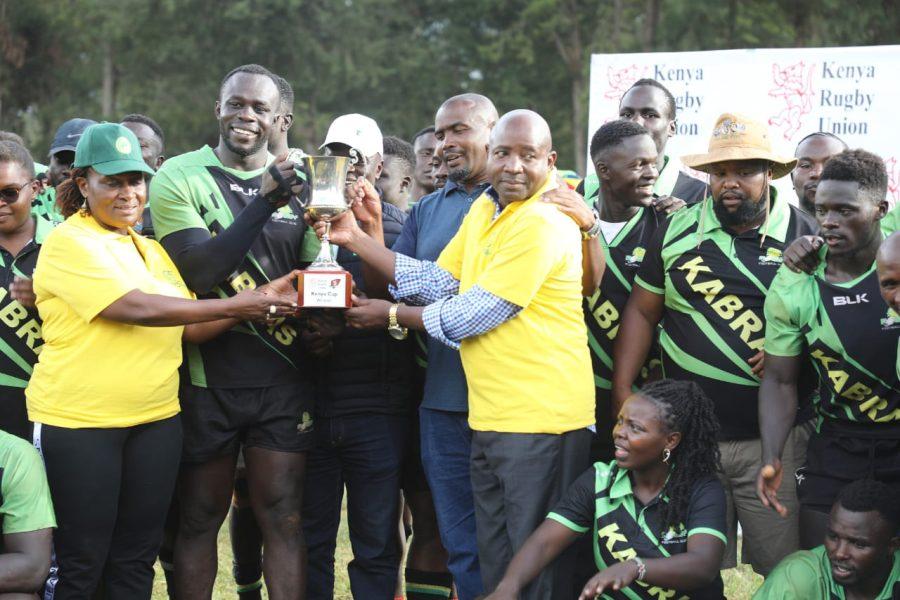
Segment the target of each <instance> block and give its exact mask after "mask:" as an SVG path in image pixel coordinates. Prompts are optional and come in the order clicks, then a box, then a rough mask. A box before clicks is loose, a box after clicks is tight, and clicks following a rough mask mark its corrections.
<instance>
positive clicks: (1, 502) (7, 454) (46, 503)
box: [0, 431, 56, 535]
mask: <svg viewBox="0 0 900 600" xmlns="http://www.w3.org/2000/svg"><path fill="white" fill-rule="evenodd" d="M0 519H2V525H0V533H2V534H3V535H8V534H11V533H26V532H29V531H38V530H40V529H47V528H49V527H56V518H55V517H54V515H53V503H52V502H51V500H50V488H49V486H48V485H47V475H46V474H45V473H44V463H43V462H41V457H40V456H39V455H38V453H37V450H35V449H34V446H32V445H31V444H29V443H28V442H26V441H25V440H22V439H20V438H17V437H16V436H14V435H10V434H8V433H6V432H4V431H0Z"/></svg>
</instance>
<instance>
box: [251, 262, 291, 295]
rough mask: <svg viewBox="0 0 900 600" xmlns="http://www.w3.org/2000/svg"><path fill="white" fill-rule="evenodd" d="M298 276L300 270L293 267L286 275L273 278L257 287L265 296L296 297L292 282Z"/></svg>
mask: <svg viewBox="0 0 900 600" xmlns="http://www.w3.org/2000/svg"><path fill="white" fill-rule="evenodd" d="M299 276H300V271H299V270H298V269H295V270H293V271H291V272H290V273H288V274H287V275H282V276H281V277H279V278H278V279H273V280H272V281H270V282H269V283H267V284H265V285H263V286H260V287H259V288H257V289H258V290H259V291H261V292H262V293H263V294H266V295H267V296H284V297H287V298H296V297H297V286H296V285H294V282H295V281H297V278H298V277H299Z"/></svg>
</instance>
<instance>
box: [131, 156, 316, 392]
mask: <svg viewBox="0 0 900 600" xmlns="http://www.w3.org/2000/svg"><path fill="white" fill-rule="evenodd" d="M273 159H274V157H271V156H270V157H269V162H268V163H267V165H266V166H265V167H263V168H261V169H257V170H255V171H239V170H237V169H230V168H227V167H225V166H224V165H223V164H222V162H221V161H220V160H219V158H218V157H217V156H216V154H215V152H213V149H212V148H210V147H209V146H204V147H202V148H200V149H199V150H195V151H193V152H188V153H187V154H182V155H180V156H176V157H174V158H170V159H169V160H167V161H166V162H165V163H163V165H162V166H161V167H160V168H159V171H157V173H156V175H155V176H154V177H153V180H152V181H151V184H150V194H149V204H150V213H151V215H152V217H153V227H154V231H155V236H156V239H158V240H160V242H161V243H162V244H163V246H166V244H167V242H166V237H167V236H169V235H172V234H173V233H176V232H180V231H183V230H187V229H205V230H208V231H209V232H210V234H212V235H216V234H219V233H221V232H223V231H224V230H225V229H227V228H228V227H229V226H230V225H231V223H232V222H233V221H234V218H235V216H236V215H237V214H239V213H240V212H241V211H242V210H243V209H244V208H246V207H247V206H248V205H249V204H250V203H251V202H253V201H254V200H255V199H256V198H257V196H258V194H259V188H260V185H261V182H262V174H263V172H264V171H265V169H266V168H267V167H268V165H269V164H271V161H272V160H273ZM307 229H308V228H307V226H306V223H305V222H304V221H303V208H302V207H301V206H300V204H299V201H298V200H297V199H296V198H292V199H291V201H290V202H289V203H288V204H287V205H286V206H283V207H281V208H279V209H278V210H276V211H275V212H274V213H272V215H271V217H269V220H268V221H267V223H266V225H265V226H264V227H263V228H262V231H261V233H260V234H259V236H258V237H257V239H256V240H255V241H254V242H253V244H252V245H251V247H250V250H249V252H248V253H247V254H246V256H245V257H244V259H243V260H242V262H241V263H240V264H239V265H238V266H237V267H236V268H235V270H234V271H233V272H232V274H231V275H230V276H228V277H227V278H226V280H225V281H222V282H221V283H219V284H218V285H217V286H216V287H215V288H214V289H213V291H212V292H210V293H208V294H202V295H200V297H202V298H222V297H227V296H232V295H234V294H235V293H237V292H238V291H240V290H242V289H246V288H255V287H257V286H261V285H263V284H265V283H267V282H268V281H270V280H272V279H275V278H278V277H281V276H282V275H285V274H287V273H289V272H290V271H291V270H293V269H299V268H301V267H302V266H304V265H305V264H306V263H309V262H311V261H312V260H313V258H315V254H316V253H317V252H318V250H319V241H318V239H317V238H316V236H315V234H314V233H313V234H309V235H307V234H306V231H307ZM173 258H175V257H173ZM176 264H177V259H176ZM188 284H190V282H188ZM298 334H299V329H298V325H297V322H296V321H295V320H293V319H283V320H280V321H278V322H276V323H273V324H271V325H259V324H253V323H242V324H240V325H238V326H236V327H234V328H233V329H231V330H230V331H227V332H225V333H224V334H222V335H220V336H218V337H216V338H215V339H213V340H211V341H209V342H206V343H204V344H200V345H193V344H185V358H186V364H187V368H188V372H189V374H190V378H191V381H192V383H193V384H194V385H197V386H201V387H226V388H248V387H270V386H273V385H282V384H287V383H292V382H294V381H296V379H297V376H298V373H297V360H298V358H299V335H298Z"/></svg>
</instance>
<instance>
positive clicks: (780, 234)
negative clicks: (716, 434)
mask: <svg viewBox="0 0 900 600" xmlns="http://www.w3.org/2000/svg"><path fill="white" fill-rule="evenodd" d="M771 194H772V200H771V210H770V212H769V216H768V219H767V220H766V222H765V223H764V224H763V225H762V226H761V227H759V228H758V229H754V230H751V231H747V232H745V233H742V234H740V235H736V234H733V233H731V232H730V231H728V230H726V229H725V228H723V227H722V225H721V224H720V223H719V220H718V218H717V217H716V214H715V211H714V210H713V202H712V198H707V199H706V200H705V201H704V202H702V203H700V204H697V205H694V206H691V207H689V208H686V209H684V210H681V211H678V212H677V213H675V214H674V215H672V216H671V217H670V218H669V219H668V220H667V221H666V222H665V223H663V224H662V225H661V226H660V227H659V229H657V231H656V234H655V235H654V236H653V239H652V240H651V242H650V247H648V248H647V252H646V254H645V256H644V260H643V264H642V265H641V268H640V270H639V271H638V274H637V277H636V278H635V283H637V284H639V285H640V286H641V287H643V288H645V289H647V290H649V291H651V292H654V293H656V294H660V295H662V296H665V310H664V311H663V319H662V332H661V333H660V341H659V344H660V350H661V354H662V366H663V372H664V373H665V376H666V377H669V378H672V379H684V380H693V381H696V382H697V384H699V385H700V387H701V388H703V391H704V392H706V394H707V396H709V397H710V399H711V400H712V401H713V404H714V405H715V408H716V415H717V417H718V418H719V423H720V425H721V431H720V435H721V438H722V439H724V440H736V439H752V438H757V437H759V419H758V416H757V405H758V398H757V395H758V392H759V383H760V380H759V378H758V377H756V376H755V375H754V374H753V373H752V370H751V366H750V364H749V363H748V362H747V361H748V360H749V359H750V358H751V357H753V356H754V355H756V354H757V353H758V352H759V351H761V350H762V349H763V341H764V336H765V321H764V314H763V303H764V302H765V298H766V294H767V293H768V290H769V286H770V285H771V283H772V280H773V279H774V278H775V273H776V272H777V271H778V267H780V266H781V262H782V252H783V251H784V249H785V247H786V246H787V245H788V244H790V242H791V241H793V240H794V239H795V238H797V237H798V236H801V235H807V234H812V233H814V232H815V231H816V225H815V222H814V221H813V220H812V218H811V217H810V216H808V215H806V214H805V213H803V212H802V211H800V210H799V209H797V208H796V207H793V206H791V205H789V204H788V203H787V202H785V201H783V200H779V199H778V198H777V196H776V192H775V190H774V189H772V190H771ZM810 388H811V381H807V380H806V378H804V382H803V386H802V390H801V396H800V397H801V399H802V400H806V399H807V397H808V395H809V392H810V391H811V390H810Z"/></svg>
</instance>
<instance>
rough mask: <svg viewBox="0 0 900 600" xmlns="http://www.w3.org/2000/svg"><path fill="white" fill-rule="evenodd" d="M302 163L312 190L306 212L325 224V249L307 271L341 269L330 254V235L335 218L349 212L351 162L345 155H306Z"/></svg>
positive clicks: (320, 251)
mask: <svg viewBox="0 0 900 600" xmlns="http://www.w3.org/2000/svg"><path fill="white" fill-rule="evenodd" d="M300 160H301V161H302V162H303V166H304V167H305V169H306V175H307V178H308V180H307V189H308V190H309V198H308V200H307V202H306V205H305V206H304V207H303V208H304V211H305V212H306V214H308V215H309V216H310V217H311V218H312V219H313V220H315V221H325V233H324V235H322V246H321V248H320V249H319V254H318V256H316V260H314V261H313V262H312V264H310V265H309V267H308V269H309V270H313V271H320V270H334V269H340V268H341V267H340V266H339V265H338V263H337V262H336V261H335V260H334V258H333V257H332V255H331V244H330V243H329V242H328V233H329V232H330V230H331V221H332V219H336V218H337V217H339V216H341V215H342V214H344V213H345V212H346V211H347V210H349V209H350V204H349V202H348V201H347V196H346V192H345V189H346V187H347V171H348V170H349V169H350V165H351V164H352V159H351V158H348V157H346V156H304V157H302V158H300Z"/></svg>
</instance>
